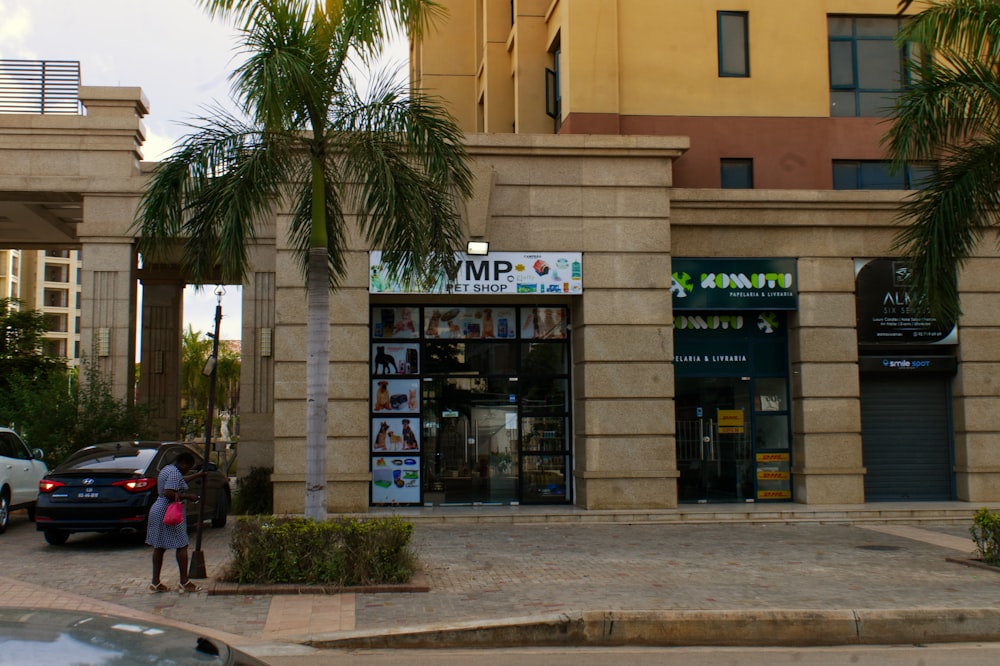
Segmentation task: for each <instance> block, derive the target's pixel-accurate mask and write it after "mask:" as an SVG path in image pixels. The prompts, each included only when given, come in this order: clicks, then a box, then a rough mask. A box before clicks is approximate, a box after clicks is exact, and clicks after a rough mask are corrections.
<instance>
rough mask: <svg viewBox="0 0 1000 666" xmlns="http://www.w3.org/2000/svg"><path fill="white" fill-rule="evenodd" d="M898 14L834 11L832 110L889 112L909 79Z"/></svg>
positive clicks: (830, 24) (830, 21) (841, 113)
mask: <svg viewBox="0 0 1000 666" xmlns="http://www.w3.org/2000/svg"><path fill="white" fill-rule="evenodd" d="M899 28H900V20H899V19H898V18H886V17H864V18H855V17H850V16H830V17H828V18H827V29H828V31H829V40H830V44H829V54H830V115H831V116H887V115H889V113H890V112H891V110H892V105H893V102H894V100H895V98H896V97H897V96H898V95H899V93H900V92H901V91H902V90H903V88H904V87H905V85H906V58H907V53H906V49H901V48H900V47H899V45H898V44H896V41H895V36H896V33H897V32H898V31H899Z"/></svg>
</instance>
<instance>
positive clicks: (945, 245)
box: [885, 0, 1000, 321]
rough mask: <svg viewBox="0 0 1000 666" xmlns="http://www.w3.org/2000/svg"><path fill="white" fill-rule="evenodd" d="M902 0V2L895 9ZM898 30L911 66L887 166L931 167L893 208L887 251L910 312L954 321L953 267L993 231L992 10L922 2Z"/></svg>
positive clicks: (998, 25)
mask: <svg viewBox="0 0 1000 666" xmlns="http://www.w3.org/2000/svg"><path fill="white" fill-rule="evenodd" d="M909 4H910V2H908V1H907V0H902V1H901V2H900V7H901V9H905V7H908V6H909ZM928 5H929V6H927V8H926V9H924V10H923V11H921V12H920V13H919V14H916V15H914V16H913V17H911V18H910V19H909V20H908V21H907V22H906V23H905V24H904V27H903V29H902V30H901V31H900V34H899V37H898V39H899V40H900V42H901V43H910V44H912V45H916V47H917V49H918V52H920V53H923V54H925V56H926V57H924V58H922V59H921V60H919V61H914V62H913V65H912V71H911V75H912V78H913V81H912V83H911V85H910V87H909V88H908V89H907V90H906V91H905V92H904V93H903V94H902V95H901V96H900V97H899V98H898V99H897V102H896V108H895V113H894V115H895V122H894V124H893V126H892V129H891V130H890V131H889V132H888V133H887V134H886V136H885V141H886V143H887V145H888V151H889V155H890V157H891V158H892V160H893V163H894V165H895V167H896V168H897V169H902V168H904V167H905V165H906V164H907V163H909V162H913V161H935V162H936V163H937V169H936V170H935V173H934V174H933V175H932V176H930V177H929V178H928V179H927V180H926V181H925V182H924V183H923V185H924V187H923V189H921V190H918V191H917V192H915V193H914V194H913V195H911V196H910V197H909V198H908V199H907V200H906V201H905V202H904V204H903V208H902V214H901V218H900V219H901V221H903V222H904V223H905V224H906V227H905V229H903V230H902V231H901V232H900V233H899V234H898V235H897V237H896V242H895V247H896V249H899V250H901V251H902V253H903V254H904V255H906V256H907V257H909V258H910V259H911V262H912V268H913V285H912V286H913V292H914V294H915V295H916V296H917V298H918V299H919V300H918V303H919V305H920V306H923V307H926V309H927V310H928V311H929V312H930V313H931V314H933V315H935V316H937V317H939V318H940V319H942V320H944V321H955V320H956V319H957V317H958V316H959V315H960V314H961V307H960V302H959V294H958V277H957V276H958V269H959V268H961V267H962V265H963V264H964V263H965V261H966V260H967V259H968V258H969V257H970V256H971V254H972V253H973V252H974V251H975V249H976V246H977V245H978V244H979V242H980V241H981V240H982V238H983V236H984V235H986V233H987V232H988V231H989V230H991V229H996V228H997V227H998V226H1000V216H998V215H1000V189H998V187H997V174H998V173H1000V69H998V62H1000V60H998V57H1000V3H997V2H996V0H928Z"/></svg>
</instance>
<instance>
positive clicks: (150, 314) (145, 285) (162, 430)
mask: <svg viewBox="0 0 1000 666" xmlns="http://www.w3.org/2000/svg"><path fill="white" fill-rule="evenodd" d="M141 277H142V336H141V337H142V342H141V349H140V364H141V365H140V368H141V369H140V373H139V401H140V402H142V403H144V404H146V405H147V406H149V408H150V413H151V415H152V417H153V422H154V424H155V426H156V436H157V437H159V438H161V439H175V438H177V437H179V436H180V435H181V433H180V432H179V428H180V393H181V380H180V377H181V336H182V334H183V316H182V313H183V311H184V307H183V303H184V280H183V279H182V278H181V277H180V275H179V273H178V272H176V270H167V269H164V270H157V271H153V270H151V269H145V268H144V269H143V270H142V275H141Z"/></svg>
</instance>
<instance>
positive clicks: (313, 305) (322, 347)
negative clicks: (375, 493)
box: [305, 247, 330, 521]
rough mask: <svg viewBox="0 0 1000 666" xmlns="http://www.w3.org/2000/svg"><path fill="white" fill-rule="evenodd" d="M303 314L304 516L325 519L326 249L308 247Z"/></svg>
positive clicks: (328, 318)
mask: <svg viewBox="0 0 1000 666" xmlns="http://www.w3.org/2000/svg"><path fill="white" fill-rule="evenodd" d="M306 298H307V307H308V310H307V313H306V505H305V515H306V518H312V519H313V520H316V521H321V520H325V519H326V427H327V420H326V404H327V395H328V389H329V384H330V290H329V280H328V278H327V257H326V248H324V247H319V248H317V247H314V248H311V249H310V250H309V276H308V282H307V292H306Z"/></svg>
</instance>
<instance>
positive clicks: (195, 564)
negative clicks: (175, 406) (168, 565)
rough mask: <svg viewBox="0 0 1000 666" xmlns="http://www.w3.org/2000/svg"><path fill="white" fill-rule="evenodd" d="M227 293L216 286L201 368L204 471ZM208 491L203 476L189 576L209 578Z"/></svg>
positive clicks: (207, 456) (209, 442) (210, 436)
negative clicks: (205, 543) (204, 535)
mask: <svg viewBox="0 0 1000 666" xmlns="http://www.w3.org/2000/svg"><path fill="white" fill-rule="evenodd" d="M225 293H226V289H225V287H223V286H222V285H221V284H220V285H219V286H218V287H216V288H215V296H216V305H215V333H214V335H213V336H212V355H211V356H209V357H208V360H206V361H205V367H203V368H202V369H201V374H203V375H206V376H208V377H209V381H208V418H207V419H205V421H206V423H205V458H204V462H203V467H202V472H207V471H208V460H209V456H211V454H212V430H213V425H214V424H213V419H212V416H213V415H214V413H215V383H216V376H217V374H218V373H217V368H218V366H219V328H220V327H221V326H222V297H223V295H224V294H225ZM207 492H208V477H207V476H202V477H201V502H199V503H198V529H197V532H196V536H195V541H194V552H192V553H191V566H190V568H189V569H188V578H208V572H207V571H206V569H205V553H204V551H202V549H201V530H202V528H203V527H204V524H205V494H206V493H207Z"/></svg>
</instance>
